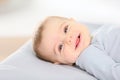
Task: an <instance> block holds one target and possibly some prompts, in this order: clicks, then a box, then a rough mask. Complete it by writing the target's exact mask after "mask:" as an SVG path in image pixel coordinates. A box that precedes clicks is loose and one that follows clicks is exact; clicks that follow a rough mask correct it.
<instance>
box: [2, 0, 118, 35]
mask: <svg viewBox="0 0 120 80" xmlns="http://www.w3.org/2000/svg"><path fill="white" fill-rule="evenodd" d="M49 15H58V16H66V17H70V18H71V17H72V18H75V19H76V20H78V21H87V22H93V23H113V24H120V0H31V3H30V4H29V5H27V6H24V8H21V9H19V10H16V11H11V12H7V13H0V36H29V35H32V34H33V32H34V31H35V29H36V26H37V25H38V23H39V22H40V21H42V20H43V19H44V18H45V17H46V16H49Z"/></svg>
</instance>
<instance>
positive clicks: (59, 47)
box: [58, 44, 63, 52]
mask: <svg viewBox="0 0 120 80" xmlns="http://www.w3.org/2000/svg"><path fill="white" fill-rule="evenodd" d="M62 49H63V44H60V45H59V46H58V50H59V51H60V52H61V50H62Z"/></svg>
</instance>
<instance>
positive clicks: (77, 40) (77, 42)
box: [75, 34, 80, 49]
mask: <svg viewBox="0 0 120 80" xmlns="http://www.w3.org/2000/svg"><path fill="white" fill-rule="evenodd" d="M79 43H80V34H79V35H78V36H77V38H76V42H75V49H76V48H77V47H78V45H79Z"/></svg>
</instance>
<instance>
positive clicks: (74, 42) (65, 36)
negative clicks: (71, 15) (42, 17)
mask: <svg viewBox="0 0 120 80" xmlns="http://www.w3.org/2000/svg"><path fill="white" fill-rule="evenodd" d="M42 35H43V39H42V44H41V45H40V48H41V49H42V52H43V53H44V55H45V56H46V58H49V59H51V60H52V61H53V62H54V63H58V64H59V63H62V64H73V63H75V61H76V59H77V58H78V56H79V55H80V53H81V52H82V51H83V50H84V49H85V48H86V47H87V46H88V45H89V43H90V34H89V31H88V29H87V28H86V27H85V26H84V25H82V24H80V23H78V22H76V21H74V20H72V19H68V20H64V19H63V20H62V19H51V20H49V21H47V22H46V24H45V29H44V31H43V34H42Z"/></svg>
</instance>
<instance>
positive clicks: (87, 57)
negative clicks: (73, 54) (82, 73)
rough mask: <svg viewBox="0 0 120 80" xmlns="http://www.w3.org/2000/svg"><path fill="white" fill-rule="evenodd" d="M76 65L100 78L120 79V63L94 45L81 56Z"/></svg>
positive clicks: (106, 79) (101, 79)
mask: <svg viewBox="0 0 120 80" xmlns="http://www.w3.org/2000/svg"><path fill="white" fill-rule="evenodd" d="M76 65H77V66H79V67H80V68H82V69H84V70H86V71H87V72H89V73H90V74H92V75H93V76H95V77H96V78H97V79H99V80H120V77H119V76H120V64H119V65H118V64H117V63H115V62H114V61H113V60H112V58H111V57H109V56H108V55H106V54H105V52H104V51H102V50H100V49H98V48H96V47H94V46H92V45H91V46H89V47H88V48H87V49H86V50H85V51H84V52H83V53H82V54H81V55H80V56H79V58H78V59H77V61H76ZM118 70H119V71H118Z"/></svg>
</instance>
